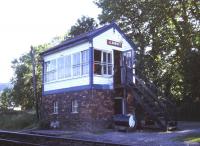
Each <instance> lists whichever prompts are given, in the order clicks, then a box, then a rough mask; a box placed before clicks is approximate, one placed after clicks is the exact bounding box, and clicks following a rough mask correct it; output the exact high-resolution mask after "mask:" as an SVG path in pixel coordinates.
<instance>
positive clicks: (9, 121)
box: [0, 111, 36, 130]
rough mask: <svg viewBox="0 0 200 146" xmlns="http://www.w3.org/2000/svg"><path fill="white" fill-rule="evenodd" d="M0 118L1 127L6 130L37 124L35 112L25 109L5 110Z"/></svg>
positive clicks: (0, 114)
mask: <svg viewBox="0 0 200 146" xmlns="http://www.w3.org/2000/svg"><path fill="white" fill-rule="evenodd" d="M0 119H1V120H0V129H4V130H19V129H24V128H27V127H31V126H33V125H34V124H36V116H35V114H34V113H28V112H23V111H4V112H2V113H0Z"/></svg>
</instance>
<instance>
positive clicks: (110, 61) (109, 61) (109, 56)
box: [108, 53, 112, 63]
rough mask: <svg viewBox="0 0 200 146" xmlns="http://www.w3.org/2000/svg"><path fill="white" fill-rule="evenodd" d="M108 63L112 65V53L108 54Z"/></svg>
mask: <svg viewBox="0 0 200 146" xmlns="http://www.w3.org/2000/svg"><path fill="white" fill-rule="evenodd" d="M108 63H112V57H111V53H108Z"/></svg>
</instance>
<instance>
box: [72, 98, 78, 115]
mask: <svg viewBox="0 0 200 146" xmlns="http://www.w3.org/2000/svg"><path fill="white" fill-rule="evenodd" d="M78 107H79V106H78V101H77V100H76V99H75V100H72V113H73V114H76V113H78Z"/></svg>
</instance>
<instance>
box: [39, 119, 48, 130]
mask: <svg viewBox="0 0 200 146" xmlns="http://www.w3.org/2000/svg"><path fill="white" fill-rule="evenodd" d="M49 128H50V123H49V121H47V120H41V121H39V129H49Z"/></svg>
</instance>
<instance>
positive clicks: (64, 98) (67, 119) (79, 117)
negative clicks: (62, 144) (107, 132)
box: [42, 90, 114, 131]
mask: <svg viewBox="0 0 200 146" xmlns="http://www.w3.org/2000/svg"><path fill="white" fill-rule="evenodd" d="M72 100H77V101H78V113H72V112H71V110H72V109H71V108H72V105H71V104H72ZM54 101H58V111H59V112H58V114H53V102H54ZM113 102H114V100H113V91H112V90H84V91H76V92H66V93H61V94H52V95H46V96H43V97H42V109H43V110H42V111H43V112H42V117H43V118H44V119H45V120H47V121H48V122H49V123H50V122H52V121H59V122H60V126H61V128H64V129H70V130H89V131H93V130H98V129H102V128H108V127H109V126H110V125H111V123H112V116H113V114H114V107H113V105H114V103H113Z"/></svg>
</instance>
